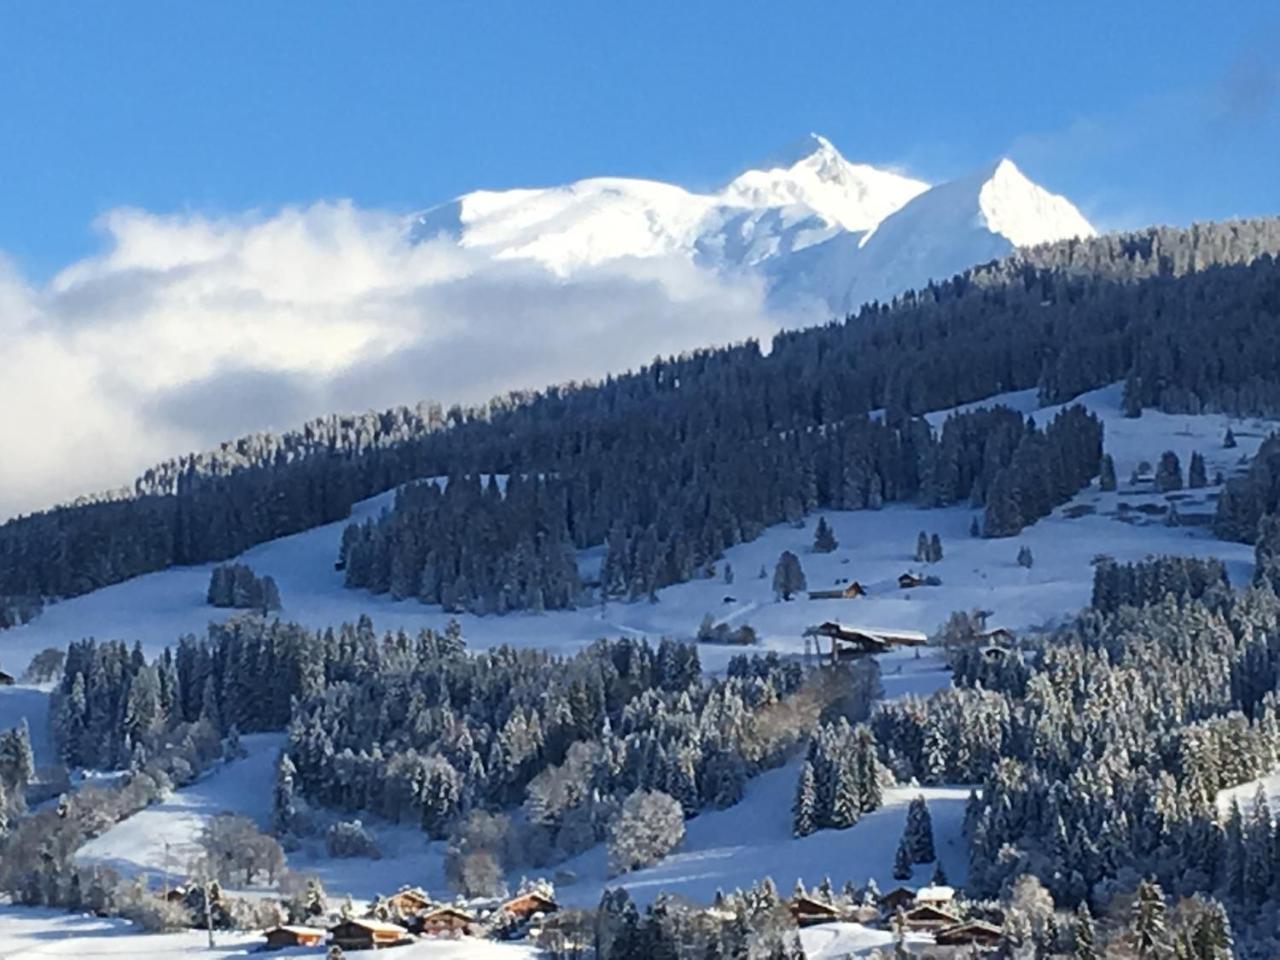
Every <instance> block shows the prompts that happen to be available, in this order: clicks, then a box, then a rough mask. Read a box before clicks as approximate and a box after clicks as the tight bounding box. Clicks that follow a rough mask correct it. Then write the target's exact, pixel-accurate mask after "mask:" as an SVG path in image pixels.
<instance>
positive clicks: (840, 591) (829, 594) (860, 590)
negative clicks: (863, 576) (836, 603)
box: [809, 580, 867, 600]
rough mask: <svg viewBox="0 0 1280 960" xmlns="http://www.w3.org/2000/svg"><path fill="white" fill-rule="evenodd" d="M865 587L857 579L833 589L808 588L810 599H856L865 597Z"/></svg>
mask: <svg viewBox="0 0 1280 960" xmlns="http://www.w3.org/2000/svg"><path fill="white" fill-rule="evenodd" d="M866 595H867V588H866V587H864V586H863V585H862V584H860V583H859V582H858V581H857V580H854V581H853V582H852V583H848V584H846V585H845V586H844V587H842V588H836V589H834V590H810V591H809V599H810V600H856V599H857V598H858V597H865V596H866Z"/></svg>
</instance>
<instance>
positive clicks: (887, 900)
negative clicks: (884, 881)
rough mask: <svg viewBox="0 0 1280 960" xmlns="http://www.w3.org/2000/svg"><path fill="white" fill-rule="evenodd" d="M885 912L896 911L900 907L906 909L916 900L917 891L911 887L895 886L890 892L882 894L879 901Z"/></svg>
mask: <svg viewBox="0 0 1280 960" xmlns="http://www.w3.org/2000/svg"><path fill="white" fill-rule="evenodd" d="M877 902H878V903H879V904H880V909H881V910H883V911H884V912H885V913H896V912H897V911H898V909H899V908H901V909H903V910H905V909H907V908H908V907H910V906H913V905H914V904H915V902H916V892H915V891H914V890H912V889H911V888H910V887H894V888H893V889H892V890H890V891H889V892H888V893H883V894H881V895H880V899H879V900H878V901H877Z"/></svg>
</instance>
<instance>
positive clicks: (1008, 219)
mask: <svg viewBox="0 0 1280 960" xmlns="http://www.w3.org/2000/svg"><path fill="white" fill-rule="evenodd" d="M1093 234H1094V230H1093V227H1092V226H1090V224H1089V222H1088V221H1087V220H1085V218H1084V217H1083V216H1082V215H1081V214H1080V212H1079V211H1078V210H1076V208H1075V207H1074V206H1072V205H1071V203H1070V202H1069V201H1068V200H1066V199H1065V198H1063V197H1060V196H1057V195H1055V194H1052V193H1049V192H1048V191H1047V190H1045V189H1044V188H1042V187H1040V186H1038V185H1036V184H1034V183H1032V182H1031V181H1030V180H1028V179H1027V177H1026V176H1025V175H1024V174H1023V173H1022V171H1021V170H1019V169H1018V168H1017V167H1016V166H1015V165H1014V164H1013V162H1012V161H1010V160H1001V161H1000V162H999V163H997V164H996V165H995V166H994V167H992V168H990V169H988V170H984V171H980V172H978V173H976V174H973V175H971V176H968V177H962V178H960V179H958V180H952V181H950V182H948V183H943V184H939V185H938V186H936V187H932V188H931V189H929V190H926V191H924V192H923V193H921V194H919V195H918V196H916V197H913V198H912V199H911V200H910V201H909V202H908V203H906V204H904V205H903V206H902V207H901V208H900V209H898V210H896V211H894V212H893V213H891V214H890V215H889V216H887V217H885V218H884V219H883V220H882V221H881V222H880V223H878V224H877V225H876V226H875V227H874V228H873V229H872V230H871V231H870V232H869V233H868V234H866V235H864V236H862V237H861V238H859V240H858V243H857V246H856V248H855V247H853V245H852V243H851V240H852V238H851V237H849V236H848V235H844V234H838V235H836V236H833V237H832V238H831V239H829V240H826V241H824V242H823V243H822V244H819V245H816V246H814V247H812V248H810V249H808V250H805V251H804V252H803V253H801V254H799V255H797V256H796V257H793V258H791V260H790V261H789V262H785V263H782V264H778V265H775V266H774V267H773V273H774V282H773V295H774V299H775V301H778V302H787V301H790V300H796V299H798V298H800V297H801V296H809V297H813V298H817V299H823V298H825V300H826V301H827V303H829V304H830V305H831V307H832V308H833V309H835V310H837V311H838V312H841V313H848V312H851V311H854V310H856V309H857V308H858V307H859V306H860V305H861V304H863V303H867V302H868V301H871V300H881V301H883V300H887V299H889V298H891V297H893V296H894V295H895V294H897V293H900V292H902V291H903V290H906V289H909V288H913V287H917V286H920V285H921V284H922V283H923V282H924V281H926V280H929V279H945V278H947V277H951V276H953V275H955V274H957V273H959V272H960V271H962V270H964V269H966V268H968V267H971V266H973V265H974V264H977V263H983V262H985V261H988V260H994V259H997V258H999V257H1003V256H1005V255H1006V254H1008V253H1010V252H1012V251H1013V250H1014V248H1016V247H1020V246H1033V245H1035V244H1040V243H1047V242H1049V241H1052V240H1058V239H1062V238H1064V237H1076V236H1079V237H1088V236H1093ZM837 298H842V299H837Z"/></svg>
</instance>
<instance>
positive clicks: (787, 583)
mask: <svg viewBox="0 0 1280 960" xmlns="http://www.w3.org/2000/svg"><path fill="white" fill-rule="evenodd" d="M806 586H807V583H806V581H805V576H804V570H803V569H801V567H800V558H799V557H797V556H796V555H795V554H794V553H792V552H791V551H790V550H784V551H782V555H781V556H780V557H778V564H777V566H776V567H775V568H774V571H773V592H774V595H775V596H776V597H777V598H778V599H779V600H790V599H791V598H792V597H793V596H795V595H796V594H797V593H800V592H801V591H803V590H804V589H805V588H806Z"/></svg>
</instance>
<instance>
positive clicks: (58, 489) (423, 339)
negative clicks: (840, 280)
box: [0, 203, 785, 516]
mask: <svg viewBox="0 0 1280 960" xmlns="http://www.w3.org/2000/svg"><path fill="white" fill-rule="evenodd" d="M98 226H99V228H100V229H101V231H102V233H103V236H104V241H105V242H104V249H103V251H102V252H101V253H99V254H97V255H95V256H92V257H89V258H86V259H84V260H82V261H79V262H77V263H74V264H71V265H70V266H68V267H67V268H66V269H64V270H62V271H61V272H60V273H59V274H58V275H57V276H55V277H54V278H53V279H52V280H51V281H50V282H49V283H48V284H47V285H44V286H43V287H37V286H35V285H32V284H30V283H29V282H27V281H25V280H24V279H23V278H22V277H21V276H19V275H18V274H17V272H16V271H15V270H13V269H12V268H11V267H10V266H8V265H7V264H5V263H4V262H2V261H0V342H3V344H4V348H3V349H4V355H3V361H2V363H3V375H2V376H0V409H3V410H4V411H5V414H6V415H5V417H4V424H5V426H4V428H3V431H2V434H0V435H2V436H3V443H4V452H3V454H0V516H6V515H9V514H11V513H13V512H16V511H18V510H30V509H35V508H39V507H43V506H48V505H51V504H52V503H54V502H58V501H62V500H66V499H69V498H71V497H74V496H76V495H78V494H82V493H88V492H91V491H95V490H98V489H102V488H107V487H114V486H118V485H121V484H123V483H126V482H128V481H129V480H130V479H131V477H133V476H134V475H135V474H136V473H138V472H139V471H140V470H141V469H143V468H144V467H146V466H147V465H148V464H150V463H151V462H153V461H156V460H160V459H163V458H165V457H168V456H171V455H174V454H178V453H181V452H185V451H187V450H190V449H201V448H205V447H208V446H210V445H211V444H214V443H216V442H218V441H220V440H223V439H228V438H230V437H232V436H234V435H237V434H239V433H243V432H246V431H250V430H256V429H268V428H270V429H285V428H288V427H291V426H294V425H297V424H298V423H300V422H301V421H302V420H303V419H305V418H307V417H311V416H316V415H320V414H323V413H328V412H332V411H336V410H362V409H368V408H371V407H375V408H376V407H385V406H389V405H393V404H397V403H414V402H417V401H418V400H421V399H425V398H428V397H430V398H436V399H440V400H442V401H444V402H446V403H448V402H453V401H473V400H481V399H484V398H486V397H488V396H491V395H493V394H495V393H498V392H501V391H503V390H506V389H510V388H525V387H539V386H543V385H545V384H547V383H550V382H556V381H562V380H567V379H583V378H586V377H592V376H599V375H602V374H604V373H606V372H610V371H620V370H622V369H625V368H627V367H631V366H635V365H637V364H639V363H643V362H646V361H647V360H649V359H651V358H652V357H654V356H655V355H657V354H665V353H669V352H675V351H680V350H686V349H692V348H694V347H699V346H703V345H706V344H710V343H717V342H720V343H722V342H728V341H736V340H741V339H744V338H746V337H749V336H755V337H762V338H764V337H767V336H769V335H770V334H771V333H772V332H773V331H774V330H776V329H777V328H778V327H779V326H780V325H782V323H783V322H784V319H785V318H782V317H779V316H777V315H774V314H770V313H769V312H767V311H766V310H765V308H764V306H763V304H764V296H763V289H762V288H761V286H760V284H759V282H758V281H757V280H753V279H749V278H742V279H740V280H733V281H730V280H726V279H724V278H722V277H716V276H713V275H712V274H710V273H709V272H707V271H704V270H701V269H699V268H697V267H695V266H693V265H692V264H690V263H689V262H688V261H686V260H684V259H683V258H679V257H674V258H670V259H667V258H648V259H643V260H631V261H615V262H613V263H610V264H608V265H606V266H601V267H597V268H593V269H589V270H583V271H580V272H577V273H575V274H574V278H573V280H572V281H571V282H570V281H565V280H564V279H562V278H559V277H556V276H554V275H552V274H551V273H550V272H548V271H547V270H546V269H545V268H542V267H539V266H537V265H536V264H533V263H529V262H516V261H497V262H495V261H491V260H488V259H486V258H484V257H483V256H481V255H477V254H473V253H468V252H467V251H465V250H462V249H459V248H458V247H456V246H455V245H453V244H451V243H449V242H447V241H438V242H432V243H427V244H420V245H416V246H415V245H410V244H408V243H406V242H404V240H403V234H402V222H401V220H400V219H399V218H398V217H397V216H395V215H392V214H390V213H386V212H383V211H374V210H362V209H359V208H356V207H355V206H353V205H352V204H350V203H317V204H314V205H311V206H308V207H302V208H288V209H285V210H282V211H280V212H278V213H275V214H272V215H244V216H239V217H225V218H209V217H203V216H191V215H182V216H157V215H154V214H150V213H147V212H144V211H139V210H131V209H121V210H116V211H113V212H111V213H109V214H108V215H106V216H105V217H103V218H102V220H101V221H100V222H99V224H98Z"/></svg>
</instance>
